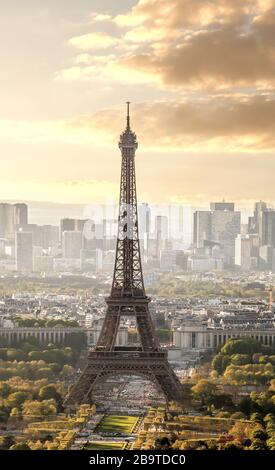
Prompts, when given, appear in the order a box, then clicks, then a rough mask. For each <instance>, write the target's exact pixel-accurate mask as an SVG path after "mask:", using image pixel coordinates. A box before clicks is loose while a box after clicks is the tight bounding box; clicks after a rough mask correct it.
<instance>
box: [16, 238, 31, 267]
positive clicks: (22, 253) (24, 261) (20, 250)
mask: <svg viewBox="0 0 275 470" xmlns="http://www.w3.org/2000/svg"><path fill="white" fill-rule="evenodd" d="M15 259H16V269H17V271H32V270H33V236H32V233H29V232H16V234H15Z"/></svg>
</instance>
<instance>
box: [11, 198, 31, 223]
mask: <svg viewBox="0 0 275 470" xmlns="http://www.w3.org/2000/svg"><path fill="white" fill-rule="evenodd" d="M14 208H15V223H16V225H27V223H28V206H27V204H24V203H17V204H14Z"/></svg>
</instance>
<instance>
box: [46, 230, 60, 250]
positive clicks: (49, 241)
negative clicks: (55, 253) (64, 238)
mask: <svg viewBox="0 0 275 470" xmlns="http://www.w3.org/2000/svg"><path fill="white" fill-rule="evenodd" d="M58 245H59V227H58V226H57V225H56V226H55V225H42V247H43V248H44V249H48V248H52V247H57V246H58Z"/></svg>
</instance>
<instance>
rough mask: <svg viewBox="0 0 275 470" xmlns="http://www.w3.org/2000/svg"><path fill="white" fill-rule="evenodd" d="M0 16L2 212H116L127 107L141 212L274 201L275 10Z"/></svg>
mask: <svg viewBox="0 0 275 470" xmlns="http://www.w3.org/2000/svg"><path fill="white" fill-rule="evenodd" d="M0 9H1V15H0V36H1V45H2V46H1V47H2V48H3V54H2V70H1V77H0V83H1V87H0V99H1V109H0V152H1V174H0V199H1V200H2V201H4V200H13V201H18V200H21V201H48V202H58V203H65V204H87V203H88V204H89V203H95V202H106V198H114V199H115V200H117V196H118V189H119V188H118V184H117V181H118V180H119V171H120V162H119V152H118V149H117V150H116V145H117V141H118V137H119V133H120V132H121V129H123V127H124V118H125V116H124V114H125V113H124V108H123V104H124V102H125V101H126V100H128V99H130V100H131V101H132V111H131V112H132V122H133V125H134V128H135V131H136V132H137V136H138V140H139V144H140V148H139V149H138V152H137V159H136V165H137V174H138V191H139V200H140V201H149V202H151V203H158V202H164V203H171V202H174V203H175V202H178V203H184V204H185V203H187V204H191V205H193V206H195V207H201V206H204V207H207V206H208V203H209V201H211V200H212V201H214V200H222V199H223V198H225V199H226V200H229V201H231V200H232V201H235V202H236V204H237V205H238V207H239V208H241V209H245V208H248V209H249V210H251V209H252V206H253V204H254V201H256V200H260V199H262V200H266V201H267V202H268V203H269V204H272V203H273V202H274V201H275V189H274V181H273V175H274V171H275V159H274V124H275V122H274V120H275V99H274V76H275V74H274V72H275V65H274V48H275V41H274V27H275V15H274V1H272V0H265V1H262V0H244V1H242V2H239V1H235V0H219V1H216V0H215V1H214V0H213V1H207V2H205V1H200V0H193V1H192V0H191V1H190V0H189V1H186V0H140V1H137V0H136V1H134V0H120V1H119V2H113V1H112V0H101V1H99V0H95V1H92V2H91V1H88V0H79V1H78V2H75V1H73V0H66V1H63V0H59V1H58V2H56V1H52V0H48V1H47V2H41V1H35V0H27V1H24V2H20V1H18V0H10V1H9V2H2V4H1V8H0ZM167 12H169V14H168V13H167ZM64 215H67V213H66V214H64V213H62V214H59V217H62V216H64Z"/></svg>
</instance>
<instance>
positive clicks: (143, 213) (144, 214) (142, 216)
mask: <svg viewBox="0 0 275 470" xmlns="http://www.w3.org/2000/svg"><path fill="white" fill-rule="evenodd" d="M138 217H139V226H140V230H139V237H140V240H144V239H145V238H147V237H148V236H149V234H150V230H151V227H150V225H151V209H150V206H149V204H147V203H145V202H143V203H142V204H139V205H138Z"/></svg>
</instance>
